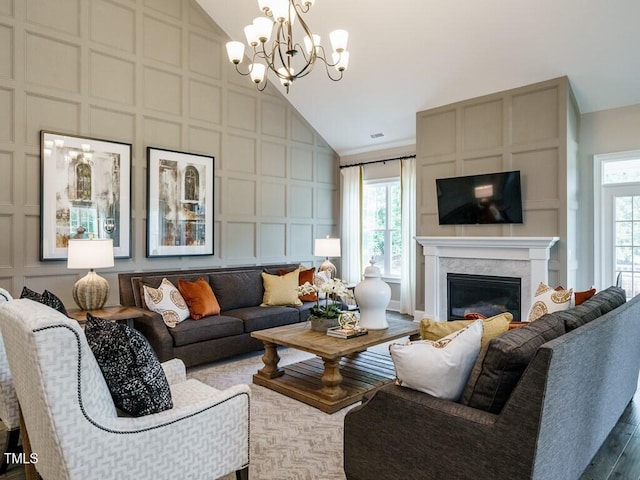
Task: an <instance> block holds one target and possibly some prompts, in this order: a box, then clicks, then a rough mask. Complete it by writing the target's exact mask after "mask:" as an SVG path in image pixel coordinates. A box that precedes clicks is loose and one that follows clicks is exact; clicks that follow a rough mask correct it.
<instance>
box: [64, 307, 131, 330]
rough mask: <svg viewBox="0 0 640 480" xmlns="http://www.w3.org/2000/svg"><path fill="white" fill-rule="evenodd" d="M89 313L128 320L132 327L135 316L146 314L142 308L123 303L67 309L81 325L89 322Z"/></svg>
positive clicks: (95, 315) (112, 318) (117, 319)
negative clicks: (127, 305)
mask: <svg viewBox="0 0 640 480" xmlns="http://www.w3.org/2000/svg"><path fill="white" fill-rule="evenodd" d="M87 313H90V314H91V315H93V316H94V317H100V318H104V319H105V320H111V321H114V322H119V321H126V322H127V325H128V326H129V327H131V328H133V319H134V318H140V317H142V316H144V312H143V311H142V310H141V309H139V308H136V307H123V306H122V305H112V306H109V307H102V308H100V309H97V310H79V309H72V310H67V314H68V315H69V317H71V318H73V319H74V320H77V322H78V323H79V324H80V325H84V324H85V323H87Z"/></svg>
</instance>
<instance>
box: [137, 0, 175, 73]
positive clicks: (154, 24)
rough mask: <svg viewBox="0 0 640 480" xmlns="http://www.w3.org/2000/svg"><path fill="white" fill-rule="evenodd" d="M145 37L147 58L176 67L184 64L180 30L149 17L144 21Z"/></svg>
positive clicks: (144, 47)
mask: <svg viewBox="0 0 640 480" xmlns="http://www.w3.org/2000/svg"><path fill="white" fill-rule="evenodd" d="M154 1H155V0H154ZM143 36H144V46H143V52H144V56H145V57H146V58H149V59H153V60H158V61H160V62H164V63H168V64H169V65H173V66H176V67H179V66H180V65H181V64H182V33H181V30H180V28H178V27H176V26H175V25H173V24H170V23H168V22H165V21H162V20H159V19H157V18H154V17H150V16H148V15H147V16H145V17H144V21H143Z"/></svg>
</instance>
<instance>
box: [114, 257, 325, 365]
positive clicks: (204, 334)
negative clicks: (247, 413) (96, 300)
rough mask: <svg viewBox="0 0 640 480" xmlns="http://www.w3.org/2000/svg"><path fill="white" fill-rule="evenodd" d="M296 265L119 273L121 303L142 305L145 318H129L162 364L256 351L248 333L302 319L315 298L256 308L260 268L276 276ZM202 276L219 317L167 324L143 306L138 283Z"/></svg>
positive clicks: (198, 361)
mask: <svg viewBox="0 0 640 480" xmlns="http://www.w3.org/2000/svg"><path fill="white" fill-rule="evenodd" d="M295 268H297V264H296V265H293V264H285V265H264V266H248V267H230V268H209V269H201V270H169V271H149V272H134V273H120V274H118V287H119V293H120V304H121V305H125V306H134V307H139V308H143V309H145V312H144V316H143V317H141V318H136V319H135V320H134V327H135V328H136V329H137V330H139V331H140V332H142V334H143V335H144V336H145V337H146V338H147V340H148V341H149V343H150V344H151V346H152V347H153V349H154V350H155V352H156V354H157V355H158V358H159V359H160V361H161V362H164V361H167V360H170V359H171V358H180V359H181V360H182V361H183V362H184V363H185V364H186V365H187V366H193V365H198V364H201V363H206V362H211V361H214V360H219V359H222V358H225V357H230V356H233V355H238V354H240V353H245V352H250V351H255V350H261V349H262V348H263V345H262V342H260V341H258V340H256V339H254V338H252V337H251V332H253V331H256V330H263V329H265V328H271V327H277V326H280V325H288V324H291V323H297V322H302V321H305V320H306V319H307V318H308V316H309V313H310V312H309V311H310V309H311V307H313V306H314V305H315V302H304V303H303V304H302V306H299V307H293V306H269V307H261V306H260V303H262V297H263V294H264V287H263V283H262V275H261V274H262V272H267V273H271V274H278V273H279V272H280V271H287V272H288V271H291V270H293V269H295ZM201 277H204V278H206V279H207V280H208V281H209V284H210V285H211V288H212V289H213V291H214V293H215V296H216V298H217V300H218V303H219V304H220V309H221V314H220V315H215V316H210V317H205V318H201V319H200V320H192V319H187V320H184V321H183V322H181V323H179V324H178V325H177V326H176V327H174V328H168V327H167V326H166V325H165V324H164V322H163V321H162V318H161V317H160V315H159V314H157V313H153V312H151V311H149V310H146V308H145V302H144V294H143V288H142V287H143V285H148V286H150V287H153V288H157V287H158V286H159V285H160V283H161V282H162V279H163V278H167V279H168V280H169V281H171V283H173V284H174V285H177V283H178V279H183V280H188V281H195V280H197V279H198V278H201Z"/></svg>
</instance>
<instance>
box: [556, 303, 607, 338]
mask: <svg viewBox="0 0 640 480" xmlns="http://www.w3.org/2000/svg"><path fill="white" fill-rule="evenodd" d="M555 315H556V316H557V317H558V318H560V319H562V321H563V322H564V328H565V330H566V331H567V332H570V331H571V330H575V329H576V328H578V327H581V326H582V325H585V324H586V323H589V322H590V321H591V320H595V319H596V318H598V317H600V316H601V315H602V311H601V310H600V305H599V304H598V302H591V303H590V302H589V301H586V302H584V303H582V304H581V305H578V306H577V307H574V308H570V309H568V310H565V311H562V312H556V313H555Z"/></svg>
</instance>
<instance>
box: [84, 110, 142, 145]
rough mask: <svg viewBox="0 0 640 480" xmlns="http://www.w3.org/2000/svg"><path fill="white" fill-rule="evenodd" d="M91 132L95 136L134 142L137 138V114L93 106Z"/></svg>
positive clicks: (90, 114)
mask: <svg viewBox="0 0 640 480" xmlns="http://www.w3.org/2000/svg"><path fill="white" fill-rule="evenodd" d="M89 132H90V134H91V136H93V137H97V138H106V139H111V138H115V139H118V141H120V142H125V143H133V142H134V141H135V138H136V117H135V114H133V113H127V112H119V111H117V110H109V109H106V108H101V107H94V106H92V107H91V108H90V110H89Z"/></svg>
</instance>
